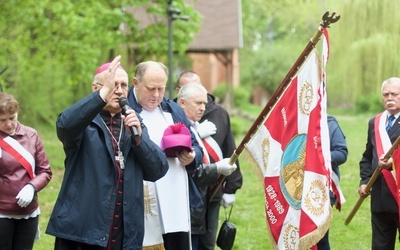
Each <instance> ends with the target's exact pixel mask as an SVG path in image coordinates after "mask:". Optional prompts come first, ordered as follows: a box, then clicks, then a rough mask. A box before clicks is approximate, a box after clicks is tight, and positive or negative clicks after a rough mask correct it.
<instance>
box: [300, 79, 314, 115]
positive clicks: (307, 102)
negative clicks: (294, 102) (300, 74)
mask: <svg viewBox="0 0 400 250" xmlns="http://www.w3.org/2000/svg"><path fill="white" fill-rule="evenodd" d="M313 98H314V92H313V88H312V86H311V84H310V83H308V82H307V81H306V82H305V83H304V84H303V86H301V90H300V94H299V110H300V112H301V113H302V114H304V115H309V114H310V112H311V105H312V103H313Z"/></svg>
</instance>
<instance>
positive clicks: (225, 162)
mask: <svg viewBox="0 0 400 250" xmlns="http://www.w3.org/2000/svg"><path fill="white" fill-rule="evenodd" d="M229 159H230V158H225V159H222V160H220V161H218V162H216V163H215V165H217V173H218V174H223V175H225V176H228V175H230V174H232V173H233V171H235V170H236V168H237V166H236V164H235V163H233V165H231V164H229Z"/></svg>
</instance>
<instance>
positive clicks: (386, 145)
mask: <svg viewBox="0 0 400 250" xmlns="http://www.w3.org/2000/svg"><path fill="white" fill-rule="evenodd" d="M387 115H388V112H387V111H384V112H382V113H380V114H378V115H376V116H375V121H374V128H375V142H376V153H377V156H378V157H380V156H381V155H382V154H385V152H388V151H389V149H390V147H391V146H392V142H391V141H390V138H389V135H388V134H387V132H386V126H385V124H386V117H387ZM382 175H383V177H384V178H385V181H386V183H387V185H388V187H389V190H390V192H391V193H392V195H393V197H394V199H395V200H397V191H396V180H395V178H394V175H393V171H389V170H387V169H382Z"/></svg>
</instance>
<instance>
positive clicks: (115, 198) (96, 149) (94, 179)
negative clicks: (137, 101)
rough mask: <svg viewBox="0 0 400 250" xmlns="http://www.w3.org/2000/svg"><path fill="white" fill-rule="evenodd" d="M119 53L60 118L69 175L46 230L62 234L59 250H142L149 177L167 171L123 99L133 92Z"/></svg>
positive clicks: (59, 130) (59, 133)
mask: <svg viewBox="0 0 400 250" xmlns="http://www.w3.org/2000/svg"><path fill="white" fill-rule="evenodd" d="M120 58H121V57H120V56H117V57H116V58H115V59H114V60H113V61H112V62H111V63H105V64H103V65H101V66H100V67H99V68H98V69H97V70H96V72H95V75H94V79H93V83H92V91H93V93H91V94H90V95H88V96H86V97H84V98H83V99H81V100H80V101H78V102H76V103H75V104H73V105H72V106H70V107H69V108H67V109H65V110H64V111H62V112H61V114H60V115H59V117H58V119H57V122H56V127H57V136H58V138H59V140H60V141H61V142H62V143H63V146H64V151H65V155H66V159H65V174H64V179H63V183H62V186H61V189H60V193H59V195H58V198H57V201H56V204H55V207H54V209H53V213H52V215H51V217H50V220H49V224H48V227H47V230H46V233H47V234H50V235H53V236H55V237H56V239H55V246H54V249H56V250H60V249H61V250H64V249H65V250H67V249H68V250H75V249H76V250H78V249H83V250H85V249H91V250H93V249H94V250H97V249H141V247H142V242H143V237H144V223H143V221H144V210H143V207H144V204H143V180H148V181H156V180H158V179H160V178H161V177H163V176H164V175H165V174H166V172H167V170H168V163H167V160H166V157H165V155H164V152H163V151H162V150H161V149H160V148H159V147H158V146H157V145H156V144H155V143H153V142H152V140H150V137H149V134H148V132H147V128H146V127H145V126H144V125H143V126H141V121H140V117H138V116H136V113H135V112H134V110H132V109H130V108H127V107H126V106H128V107H129V105H127V104H124V105H123V109H122V108H121V106H120V104H119V102H120V99H121V98H123V97H126V95H127V91H128V74H127V73H126V72H125V70H124V69H123V68H122V67H121V66H120ZM122 110H123V114H122V112H121V111H122Z"/></svg>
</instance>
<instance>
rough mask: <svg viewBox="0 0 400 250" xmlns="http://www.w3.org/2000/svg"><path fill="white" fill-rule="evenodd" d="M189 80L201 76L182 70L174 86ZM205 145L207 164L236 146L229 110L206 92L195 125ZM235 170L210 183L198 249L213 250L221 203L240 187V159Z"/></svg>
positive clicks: (225, 204)
mask: <svg viewBox="0 0 400 250" xmlns="http://www.w3.org/2000/svg"><path fill="white" fill-rule="evenodd" d="M190 82H196V83H198V84H200V85H201V81H200V77H199V76H198V75H197V74H196V73H195V72H193V71H184V72H182V73H181V74H180V76H179V78H178V80H177V89H178V90H179V88H181V87H183V86H184V85H185V84H188V83H190ZM197 132H198V133H199V135H200V137H201V139H202V141H203V143H204V144H205V148H206V150H207V152H209V155H210V163H214V162H218V161H220V160H222V159H224V158H230V157H231V156H232V154H233V152H234V151H235V149H236V144H235V138H234V136H233V133H232V129H231V122H230V117H229V114H228V112H227V111H226V110H225V109H224V108H223V107H222V106H221V105H219V104H217V103H216V102H215V97H214V96H213V95H211V94H210V93H207V105H206V107H205V111H204V114H203V116H202V118H201V120H200V121H199V125H198V126H197ZM236 165H237V169H236V170H235V171H234V172H233V173H232V174H231V175H229V176H227V177H226V178H225V179H224V182H223V183H222V185H221V186H220V187H218V186H217V185H214V186H209V188H208V198H209V199H210V198H211V197H210V196H211V194H213V193H215V195H214V197H213V198H212V199H211V201H209V202H208V203H207V232H206V233H205V234H203V235H201V236H200V239H199V250H202V249H205V250H213V249H214V248H215V242H216V236H217V230H218V220H219V209H220V205H222V206H223V207H225V208H226V207H229V206H231V205H233V203H234V202H235V193H236V191H237V190H238V189H239V188H241V186H242V182H243V177H242V173H241V172H240V167H239V162H238V161H236Z"/></svg>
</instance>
